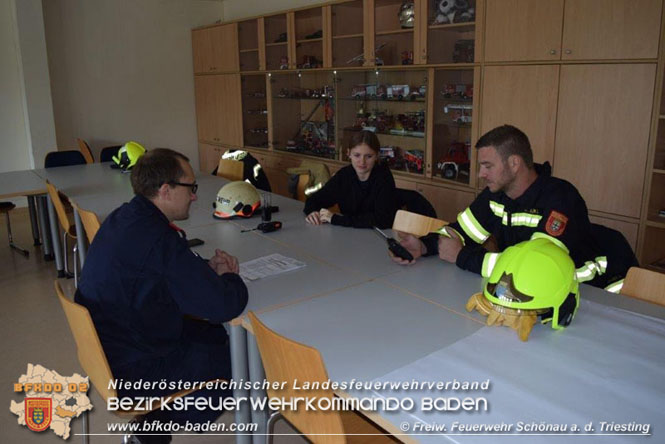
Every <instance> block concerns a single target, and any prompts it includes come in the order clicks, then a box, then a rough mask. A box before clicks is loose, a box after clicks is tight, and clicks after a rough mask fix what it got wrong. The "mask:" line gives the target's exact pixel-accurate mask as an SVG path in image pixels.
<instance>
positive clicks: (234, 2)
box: [224, 0, 325, 20]
mask: <svg viewBox="0 0 665 444" xmlns="http://www.w3.org/2000/svg"><path fill="white" fill-rule="evenodd" d="M322 3H325V2H324V1H321V0H224V20H236V19H239V18H243V17H253V16H256V15H264V14H269V13H271V12H276V11H283V10H285V9H293V8H300V7H303V6H311V5H317V4H322Z"/></svg>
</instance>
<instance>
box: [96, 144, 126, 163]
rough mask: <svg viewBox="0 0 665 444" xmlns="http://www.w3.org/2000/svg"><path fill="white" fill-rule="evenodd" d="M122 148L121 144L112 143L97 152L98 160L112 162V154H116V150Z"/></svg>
mask: <svg viewBox="0 0 665 444" xmlns="http://www.w3.org/2000/svg"><path fill="white" fill-rule="evenodd" d="M120 148H122V145H112V146H107V147H104V148H102V151H101V152H100V153H99V161H100V162H101V163H103V162H113V156H115V155H117V154H118V150H119V149H120Z"/></svg>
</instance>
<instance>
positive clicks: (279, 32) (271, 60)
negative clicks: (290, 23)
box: [264, 14, 291, 70]
mask: <svg viewBox="0 0 665 444" xmlns="http://www.w3.org/2000/svg"><path fill="white" fill-rule="evenodd" d="M264 23H265V25H264V26H265V41H266V70H274V69H289V63H290V62H291V61H290V60H289V47H288V42H289V35H288V33H287V25H286V14H277V15H271V16H268V17H266V18H265V22H264Z"/></svg>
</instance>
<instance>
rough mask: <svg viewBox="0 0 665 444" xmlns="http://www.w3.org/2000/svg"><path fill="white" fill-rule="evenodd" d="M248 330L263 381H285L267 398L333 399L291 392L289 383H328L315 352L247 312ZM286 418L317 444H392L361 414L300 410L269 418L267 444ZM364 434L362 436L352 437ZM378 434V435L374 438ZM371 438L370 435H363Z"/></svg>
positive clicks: (320, 393)
mask: <svg viewBox="0 0 665 444" xmlns="http://www.w3.org/2000/svg"><path fill="white" fill-rule="evenodd" d="M249 319H250V322H251V323H252V330H253V331H254V336H255V337H256V342H257V343H258V346H259V351H260V353H261V359H262V360H263V367H264V368H265V371H266V378H267V379H268V381H270V382H277V381H280V383H281V382H283V381H285V382H286V384H285V388H284V389H283V390H279V391H275V390H272V389H268V396H269V397H271V398H273V397H278V398H282V397H283V398H286V399H288V398H290V397H294V398H295V397H298V396H308V397H316V398H317V399H319V398H328V399H332V398H334V396H335V395H334V393H333V392H332V390H311V391H308V392H307V393H306V394H304V395H303V393H302V390H294V389H293V387H292V385H291V384H292V382H293V381H294V380H296V379H297V380H298V381H300V383H301V384H302V383H303V382H304V381H307V382H324V381H327V380H328V372H327V371H326V367H325V364H324V363H323V358H321V354H320V353H319V351H318V350H317V349H315V348H313V347H309V346H307V345H304V344H300V343H298V342H295V341H292V340H291V339H288V338H285V337H284V336H281V335H279V334H277V333H275V332H274V331H272V330H270V329H269V328H268V327H266V326H265V325H264V324H263V323H262V322H261V321H260V320H259V319H258V318H257V317H256V315H255V314H254V312H251V311H250V312H249ZM282 417H283V418H284V419H286V420H287V421H288V422H289V423H290V424H291V425H292V426H294V427H295V428H296V429H298V430H299V431H300V432H301V433H303V434H304V435H306V436H307V439H309V440H310V441H312V442H313V443H315V444H319V443H325V444H329V443H351V442H360V441H362V442H366V443H384V442H385V443H388V442H390V443H392V442H395V440H394V439H393V438H391V437H390V436H386V435H384V433H385V432H384V431H383V430H382V429H380V428H378V427H377V426H376V425H375V424H374V423H372V422H370V421H368V420H367V419H366V418H365V417H364V416H363V415H361V414H359V413H355V412H351V411H341V412H338V411H333V410H328V411H320V410H315V411H309V410H306V409H305V408H300V409H298V410H296V411H294V410H285V411H283V412H277V413H276V414H274V415H272V416H271V417H270V419H269V421H268V443H271V442H272V438H273V436H272V434H273V429H274V425H275V421H276V420H277V419H279V418H282ZM353 434H355V435H358V434H365V436H353ZM377 434H379V435H377ZM367 435H374V436H367Z"/></svg>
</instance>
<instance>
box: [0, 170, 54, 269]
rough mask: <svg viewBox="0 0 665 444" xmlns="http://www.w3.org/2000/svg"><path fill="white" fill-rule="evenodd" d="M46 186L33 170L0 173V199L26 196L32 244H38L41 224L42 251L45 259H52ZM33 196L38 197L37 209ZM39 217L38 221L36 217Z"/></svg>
mask: <svg viewBox="0 0 665 444" xmlns="http://www.w3.org/2000/svg"><path fill="white" fill-rule="evenodd" d="M45 195H46V186H45V184H44V181H43V180H42V179H41V178H40V177H39V176H38V175H37V174H36V173H35V172H34V171H33V170H22V171H8V172H4V173H0V199H6V198H11V197H18V196H25V197H27V198H28V210H29V212H30V226H31V228H32V237H33V241H34V242H33V245H34V246H37V245H40V229H39V225H40V224H41V231H42V234H43V236H42V238H43V247H44V249H43V252H44V258H45V259H47V260H48V259H52V251H51V238H50V236H49V235H48V232H49V226H48V217H47V213H48V209H47V201H46V199H45V197H46V196H45ZM35 197H37V198H38V199H39V201H38V203H39V211H37V208H38V207H37V205H36V204H35ZM38 218H39V222H37V219H38Z"/></svg>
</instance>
